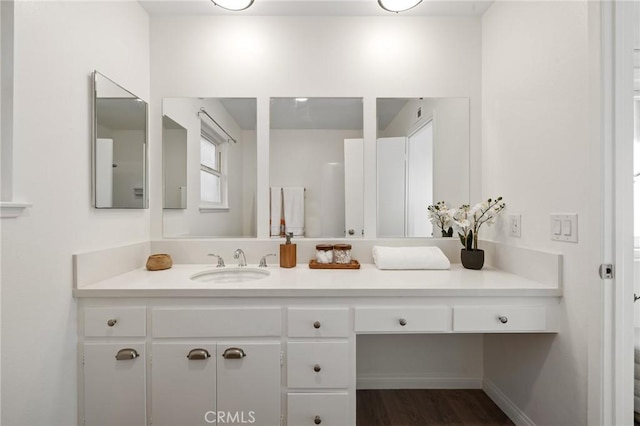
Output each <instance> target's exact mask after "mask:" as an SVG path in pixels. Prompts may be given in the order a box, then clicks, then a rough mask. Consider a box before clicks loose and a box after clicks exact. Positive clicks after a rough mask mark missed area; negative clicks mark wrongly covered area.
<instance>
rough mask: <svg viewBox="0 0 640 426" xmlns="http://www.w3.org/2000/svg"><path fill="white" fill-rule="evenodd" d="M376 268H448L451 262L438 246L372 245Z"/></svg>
mask: <svg viewBox="0 0 640 426" xmlns="http://www.w3.org/2000/svg"><path fill="white" fill-rule="evenodd" d="M373 261H374V262H375V264H376V266H377V267H378V269H449V268H451V263H450V262H449V259H447V256H445V255H444V253H442V250H440V249H439V248H438V247H383V246H373Z"/></svg>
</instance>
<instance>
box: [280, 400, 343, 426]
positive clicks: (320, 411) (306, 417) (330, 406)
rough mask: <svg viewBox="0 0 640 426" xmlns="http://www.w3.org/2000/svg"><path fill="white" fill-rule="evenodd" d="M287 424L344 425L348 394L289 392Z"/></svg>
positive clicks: (312, 425)
mask: <svg viewBox="0 0 640 426" xmlns="http://www.w3.org/2000/svg"><path fill="white" fill-rule="evenodd" d="M287 405H288V408H287V424H288V425H289V426H306V425H309V426H315V425H316V424H321V425H322V426H346V425H348V424H350V421H349V394H348V393H347V392H335V393H333V392H332V393H290V394H289V395H288V396H287Z"/></svg>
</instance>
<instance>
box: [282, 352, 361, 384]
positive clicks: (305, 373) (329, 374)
mask: <svg viewBox="0 0 640 426" xmlns="http://www.w3.org/2000/svg"><path fill="white" fill-rule="evenodd" d="M287 354H288V359H287V377H288V385H289V387H290V388H346V387H347V385H348V384H349V345H348V343H347V342H346V341H344V342H289V343H288V344H287Z"/></svg>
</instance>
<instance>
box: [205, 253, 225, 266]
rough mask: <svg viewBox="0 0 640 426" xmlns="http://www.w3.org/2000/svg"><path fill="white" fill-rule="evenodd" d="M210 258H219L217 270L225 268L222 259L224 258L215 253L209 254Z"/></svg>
mask: <svg viewBox="0 0 640 426" xmlns="http://www.w3.org/2000/svg"><path fill="white" fill-rule="evenodd" d="M209 256H214V257H217V258H218V264H217V265H216V268H224V260H223V259H222V256H220V255H217V254H213V253H209Z"/></svg>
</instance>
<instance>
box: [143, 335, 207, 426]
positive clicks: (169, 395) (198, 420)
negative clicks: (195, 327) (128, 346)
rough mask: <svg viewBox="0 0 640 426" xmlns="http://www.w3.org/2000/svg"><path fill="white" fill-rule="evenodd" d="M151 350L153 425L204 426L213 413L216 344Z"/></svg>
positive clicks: (168, 345) (163, 345)
mask: <svg viewBox="0 0 640 426" xmlns="http://www.w3.org/2000/svg"><path fill="white" fill-rule="evenodd" d="M151 350H152V362H151V419H152V423H153V425H154V426H155V425H159V426H175V425H182V426H193V425H204V424H207V423H206V421H205V416H212V415H211V414H210V413H209V414H208V412H210V411H211V412H215V410H216V360H217V357H216V345H215V344H212V343H208V344H203V343H201V342H189V343H182V342H180V343H167V342H162V343H153V345H152V349H151ZM214 415H215V414H214Z"/></svg>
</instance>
